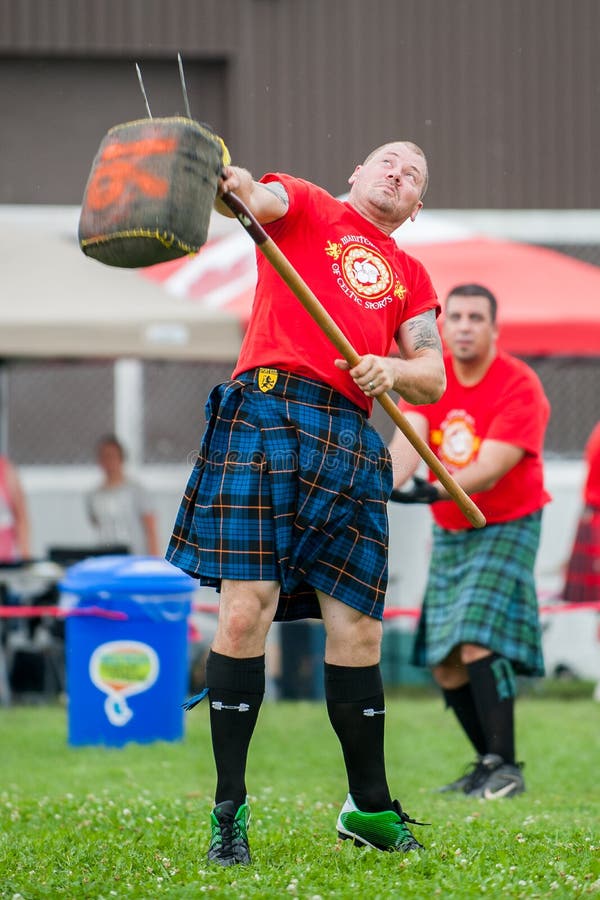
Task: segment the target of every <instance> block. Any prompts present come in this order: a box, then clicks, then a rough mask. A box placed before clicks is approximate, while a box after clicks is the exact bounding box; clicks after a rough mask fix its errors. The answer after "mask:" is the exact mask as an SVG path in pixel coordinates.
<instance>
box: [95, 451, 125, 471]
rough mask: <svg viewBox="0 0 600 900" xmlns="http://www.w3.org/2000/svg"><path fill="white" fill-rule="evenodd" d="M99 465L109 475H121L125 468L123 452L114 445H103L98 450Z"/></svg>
mask: <svg viewBox="0 0 600 900" xmlns="http://www.w3.org/2000/svg"><path fill="white" fill-rule="evenodd" d="M98 465H99V466H100V468H101V469H102V470H103V471H104V472H105V473H106V475H108V476H109V477H110V476H111V475H113V476H114V475H120V473H121V469H122V468H123V458H122V456H121V451H120V450H119V448H118V447H116V446H115V445H114V444H109V443H107V444H102V445H101V446H100V447H99V448H98Z"/></svg>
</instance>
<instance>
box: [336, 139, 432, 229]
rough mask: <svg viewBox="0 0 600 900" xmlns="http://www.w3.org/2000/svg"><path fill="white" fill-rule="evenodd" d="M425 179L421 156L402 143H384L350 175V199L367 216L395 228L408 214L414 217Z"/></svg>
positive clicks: (419, 207)
mask: <svg viewBox="0 0 600 900" xmlns="http://www.w3.org/2000/svg"><path fill="white" fill-rule="evenodd" d="M425 179H426V163H425V160H424V159H423V157H422V156H420V155H419V154H418V153H415V151H414V150H412V149H411V148H410V147H408V146H407V145H406V144H402V143H394V144H386V146H385V147H382V148H381V149H379V150H377V151H376V153H375V154H374V155H373V156H372V157H371V158H370V159H369V160H368V162H365V163H363V165H362V166H357V167H356V169H355V170H354V172H353V173H352V175H351V176H350V178H349V183H350V185H351V186H352V187H351V190H350V202H351V203H352V205H353V206H354V207H355V208H356V209H357V210H358V211H359V212H361V213H362V214H363V215H366V216H367V218H370V219H373V218H374V219H376V220H382V221H385V222H389V223H390V224H391V225H393V227H394V228H397V227H398V225H400V224H401V223H402V222H404V221H405V220H406V219H408V218H410V219H411V220H413V221H414V219H415V218H416V216H417V213H418V212H419V210H420V209H421V207H422V206H423V204H422V203H421V199H420V198H421V192H422V190H423V188H424V186H425Z"/></svg>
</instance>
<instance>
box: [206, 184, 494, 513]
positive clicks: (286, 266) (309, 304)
mask: <svg viewBox="0 0 600 900" xmlns="http://www.w3.org/2000/svg"><path fill="white" fill-rule="evenodd" d="M219 199H220V200H221V201H222V202H223V203H224V204H225V205H226V206H227V207H229V209H230V210H231V211H232V213H233V214H234V216H235V217H236V219H237V220H238V221H239V222H241V224H242V225H243V226H244V228H245V230H246V231H247V232H248V234H249V235H250V237H251V238H252V240H253V241H254V243H255V244H256V245H257V247H258V248H259V249H260V251H261V252H262V253H263V255H264V256H265V257H266V258H267V260H268V261H269V262H270V263H271V265H272V266H273V268H274V269H275V271H276V272H277V273H278V274H279V275H280V276H281V278H282V279H283V280H284V281H285V283H286V284H287V286H288V287H289V288H290V290H291V291H292V292H293V293H294V294H295V295H296V297H297V298H298V300H299V301H300V303H301V304H302V306H303V307H304V309H305V310H306V311H307V312H308V314H309V315H310V316H312V318H313V319H314V320H315V322H316V323H317V325H318V326H319V327H320V328H321V330H322V331H323V332H324V333H325V334H326V335H327V337H328V338H329V340H330V341H331V343H332V344H333V345H334V347H336V349H337V350H339V352H340V353H341V354H342V356H343V357H344V359H345V360H346V362H347V363H348V364H349V365H350V366H351V367H352V368H354V366H356V365H358V363H359V362H360V360H361V357H360V356H359V355H358V353H357V352H356V350H355V349H354V347H353V346H352V344H351V343H350V342H349V341H348V339H347V338H346V336H345V335H344V333H343V332H342V331H341V329H340V328H339V327H338V325H336V323H335V322H334V320H333V319H332V318H331V316H330V315H329V313H328V312H327V310H325V309H324V308H323V306H322V304H321V302H320V301H319V300H318V299H317V297H316V296H315V295H314V294H313V292H312V291H311V289H310V288H309V286H308V285H307V284H306V282H305V281H304V279H303V278H302V277H301V276H300V275H299V274H298V272H297V271H296V269H295V268H294V267H293V266H292V264H291V263H290V262H289V260H288V259H287V257H286V256H285V255H284V254H283V253H282V252H281V250H280V249H279V247H278V246H277V244H276V243H275V242H274V241H273V240H272V239H271V238H270V237H269V235H268V234H267V232H266V231H265V230H264V228H263V227H262V225H261V224H260V223H259V222H258V221H257V220H256V218H255V217H254V216H253V214H252V213H251V212H250V210H249V209H248V207H247V206H246V204H245V203H244V202H243V201H242V200H240V198H239V197H237V196H236V195H235V194H233V193H231V192H227V193H225V194H221V195H220V197H219ZM376 399H377V401H378V402H379V403H380V404H381V405H382V406H383V408H384V409H385V411H386V412H387V414H388V415H389V417H390V418H391V419H392V421H393V422H394V423H395V424H396V425H397V426H398V428H399V429H400V431H401V432H402V434H403V435H404V436H405V437H406V438H407V439H408V440H409V441H410V443H411V444H412V446H413V447H414V448H415V450H416V451H417V453H418V454H419V456H420V457H421V459H423V460H424V461H425V462H426V463H427V465H428V466H429V468H430V469H431V471H432V472H433V473H434V475H435V476H436V477H437V479H438V481H440V483H441V484H443V485H444V487H445V488H446V490H447V491H448V493H449V494H450V496H451V498H452V499H453V500H454V502H455V503H456V504H457V505H458V507H459V509H460V510H461V512H462V513H464V515H465V516H466V517H467V519H468V520H469V522H470V523H471V525H473V526H474V527H475V528H483V526H484V525H485V517H484V515H483V513H482V512H481V510H480V509H479V507H478V506H476V505H475V503H473V501H472V500H471V498H470V497H469V495H468V494H466V493H465V491H463V489H462V488H461V486H460V485H459V484H458V483H457V482H456V481H455V480H454V478H453V477H452V475H451V474H450V472H448V470H447V469H446V468H445V466H444V465H443V464H442V463H441V462H440V460H439V459H438V458H437V456H436V455H435V453H434V452H433V451H432V450H431V448H430V447H429V445H428V444H426V443H425V441H424V440H423V439H422V438H421V437H420V435H419V434H417V432H416V431H415V429H414V428H413V426H412V425H411V424H410V422H409V421H408V419H407V418H406V417H405V416H404V414H403V413H402V412H401V411H400V410H399V409H398V407H397V406H396V404H395V403H394V401H393V400H392V398H391V397H390V395H389V394H378V395H377V397H376Z"/></svg>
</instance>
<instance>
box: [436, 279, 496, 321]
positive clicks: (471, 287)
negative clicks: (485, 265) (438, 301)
mask: <svg viewBox="0 0 600 900" xmlns="http://www.w3.org/2000/svg"><path fill="white" fill-rule="evenodd" d="M450 297H486V298H487V300H488V301H489V304H490V316H491V319H492V322H495V321H496V313H497V311H498V301H497V300H496V298H495V297H494V295H493V294H492V292H491V291H490V290H489V288H486V287H484V286H483V285H482V284H457V285H456V287H453V288H452V290H451V291H448V294H447V296H446V303H448V300H449V299H450Z"/></svg>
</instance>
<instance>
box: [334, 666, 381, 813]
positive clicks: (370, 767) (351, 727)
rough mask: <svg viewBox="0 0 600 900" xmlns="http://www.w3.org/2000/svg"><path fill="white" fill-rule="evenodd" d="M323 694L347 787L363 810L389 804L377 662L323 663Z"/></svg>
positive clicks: (377, 809) (375, 810)
mask: <svg viewBox="0 0 600 900" xmlns="http://www.w3.org/2000/svg"><path fill="white" fill-rule="evenodd" d="M325 697H326V699H327V712H328V713H329V719H330V721H331V724H332V725H333V729H334V731H335V733H336V734H337V736H338V739H339V741H340V744H341V745H342V752H343V754H344V762H345V764H346V772H347V774H348V790H349V791H350V793H351V794H352V797H353V799H354V802H355V803H356V805H357V807H358V808H359V809H360V810H362V811H363V812H379V811H380V810H383V809H391V808H392V799H391V797H390V791H389V788H388V784H387V778H386V774H385V759H384V747H383V741H384V730H385V702H384V697H383V685H382V681H381V672H380V670H379V666H378V665H376V666H365V667H362V666H361V667H360V668H354V667H351V666H332V665H330V664H329V663H325Z"/></svg>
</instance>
